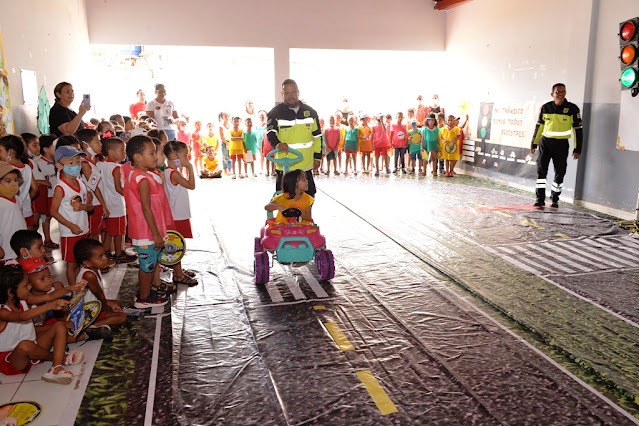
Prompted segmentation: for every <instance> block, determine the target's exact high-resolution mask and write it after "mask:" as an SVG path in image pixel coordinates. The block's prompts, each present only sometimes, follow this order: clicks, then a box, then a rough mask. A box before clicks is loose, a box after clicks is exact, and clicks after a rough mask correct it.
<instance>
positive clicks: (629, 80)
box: [621, 68, 637, 87]
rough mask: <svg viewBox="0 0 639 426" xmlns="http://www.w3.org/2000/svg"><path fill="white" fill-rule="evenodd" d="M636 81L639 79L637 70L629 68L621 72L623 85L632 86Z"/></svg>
mask: <svg viewBox="0 0 639 426" xmlns="http://www.w3.org/2000/svg"><path fill="white" fill-rule="evenodd" d="M635 81H637V72H636V71H635V70H634V69H632V68H628V69H626V70H624V72H622V73H621V85H622V86H623V87H631V86H632V85H633V84H635Z"/></svg>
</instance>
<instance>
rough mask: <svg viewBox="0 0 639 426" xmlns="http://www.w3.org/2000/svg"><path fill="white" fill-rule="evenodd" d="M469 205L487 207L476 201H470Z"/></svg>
mask: <svg viewBox="0 0 639 426" xmlns="http://www.w3.org/2000/svg"><path fill="white" fill-rule="evenodd" d="M468 204H472V205H473V206H479V207H485V206H484V205H483V204H482V203H476V202H474V201H469V202H468Z"/></svg>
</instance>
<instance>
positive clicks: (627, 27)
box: [619, 21, 637, 41]
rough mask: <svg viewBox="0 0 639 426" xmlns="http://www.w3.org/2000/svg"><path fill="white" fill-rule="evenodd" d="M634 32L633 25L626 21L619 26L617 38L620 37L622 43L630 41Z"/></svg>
mask: <svg viewBox="0 0 639 426" xmlns="http://www.w3.org/2000/svg"><path fill="white" fill-rule="evenodd" d="M636 32H637V27H635V24H634V23H633V22H631V21H627V22H625V23H624V24H623V25H622V26H621V30H620V31H619V36H620V37H621V39H622V40H623V41H628V40H630V39H632V37H634V35H635V33H636Z"/></svg>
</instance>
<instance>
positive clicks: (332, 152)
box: [326, 151, 335, 160]
mask: <svg viewBox="0 0 639 426" xmlns="http://www.w3.org/2000/svg"><path fill="white" fill-rule="evenodd" d="M326 159H327V160H334V159H335V151H331V152H329V153H328V154H326Z"/></svg>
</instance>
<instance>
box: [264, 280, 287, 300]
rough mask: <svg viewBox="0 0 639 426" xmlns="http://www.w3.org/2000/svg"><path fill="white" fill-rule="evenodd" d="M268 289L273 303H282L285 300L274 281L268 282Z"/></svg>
mask: <svg viewBox="0 0 639 426" xmlns="http://www.w3.org/2000/svg"><path fill="white" fill-rule="evenodd" d="M266 291H267V292H268V295H269V297H270V298H271V301H272V302H273V303H281V302H283V301H284V298H283V297H282V295H281V294H280V291H279V290H278V289H277V284H275V283H274V282H272V281H271V282H270V283H267V284H266Z"/></svg>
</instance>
